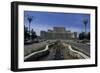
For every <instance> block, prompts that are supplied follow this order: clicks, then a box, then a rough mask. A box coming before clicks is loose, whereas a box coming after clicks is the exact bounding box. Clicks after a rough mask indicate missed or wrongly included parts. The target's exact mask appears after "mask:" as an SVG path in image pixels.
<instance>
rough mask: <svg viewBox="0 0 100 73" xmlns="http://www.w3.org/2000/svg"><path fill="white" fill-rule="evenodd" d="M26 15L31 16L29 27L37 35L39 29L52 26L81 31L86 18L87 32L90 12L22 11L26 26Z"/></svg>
mask: <svg viewBox="0 0 100 73" xmlns="http://www.w3.org/2000/svg"><path fill="white" fill-rule="evenodd" d="M27 16H32V17H33V20H32V22H31V29H32V28H33V29H34V31H35V32H36V34H37V35H40V31H41V30H44V31H47V30H48V29H53V27H65V28H66V30H70V31H72V32H78V33H80V32H83V31H84V24H83V20H84V19H87V20H88V23H87V32H89V31H90V14H81V13H80V14H79V13H58V12H36V11H24V25H25V26H26V27H28V25H29V22H28V20H27Z"/></svg>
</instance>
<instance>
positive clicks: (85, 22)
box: [83, 19, 88, 33]
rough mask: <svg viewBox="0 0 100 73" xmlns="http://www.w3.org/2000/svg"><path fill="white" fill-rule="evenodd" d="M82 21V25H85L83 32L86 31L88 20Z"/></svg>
mask: <svg viewBox="0 0 100 73" xmlns="http://www.w3.org/2000/svg"><path fill="white" fill-rule="evenodd" d="M83 23H84V26H85V33H86V26H87V23H88V20H87V19H85V20H83Z"/></svg>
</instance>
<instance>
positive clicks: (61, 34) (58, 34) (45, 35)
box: [40, 27, 77, 40]
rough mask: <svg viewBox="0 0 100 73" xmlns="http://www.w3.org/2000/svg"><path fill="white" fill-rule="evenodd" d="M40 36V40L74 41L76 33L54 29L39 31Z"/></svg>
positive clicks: (58, 28) (63, 29)
mask: <svg viewBox="0 0 100 73" xmlns="http://www.w3.org/2000/svg"><path fill="white" fill-rule="evenodd" d="M40 36H41V38H42V39H47V40H48V39H62V40H63V39H75V38H77V32H71V31H69V30H66V29H65V27H54V28H53V30H50V29H48V31H41V32H40Z"/></svg>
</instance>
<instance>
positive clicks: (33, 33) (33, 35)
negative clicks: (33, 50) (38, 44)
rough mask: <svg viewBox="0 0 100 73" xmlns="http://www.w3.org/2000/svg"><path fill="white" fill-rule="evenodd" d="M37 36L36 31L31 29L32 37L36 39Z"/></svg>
mask: <svg viewBox="0 0 100 73" xmlns="http://www.w3.org/2000/svg"><path fill="white" fill-rule="evenodd" d="M35 38H37V35H36V33H35V32H34V30H33V29H32V30H31V39H32V40H34V39H35Z"/></svg>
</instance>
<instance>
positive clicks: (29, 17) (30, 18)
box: [27, 16, 33, 39]
mask: <svg viewBox="0 0 100 73" xmlns="http://www.w3.org/2000/svg"><path fill="white" fill-rule="evenodd" d="M27 20H28V22H29V39H31V29H30V28H31V27H30V26H31V22H32V20H33V16H28V17H27Z"/></svg>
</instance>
